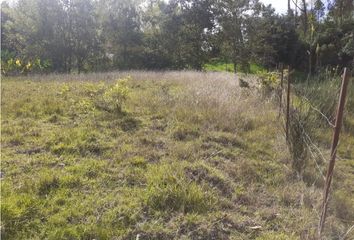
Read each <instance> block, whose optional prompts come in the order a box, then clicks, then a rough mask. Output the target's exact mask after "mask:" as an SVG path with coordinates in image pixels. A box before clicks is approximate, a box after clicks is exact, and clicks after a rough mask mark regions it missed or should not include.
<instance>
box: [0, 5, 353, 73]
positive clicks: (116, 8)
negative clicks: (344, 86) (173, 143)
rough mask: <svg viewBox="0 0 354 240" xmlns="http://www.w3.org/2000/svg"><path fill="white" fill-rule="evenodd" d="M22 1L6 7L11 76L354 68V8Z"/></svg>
mask: <svg viewBox="0 0 354 240" xmlns="http://www.w3.org/2000/svg"><path fill="white" fill-rule="evenodd" d="M288 6H289V7H288V12H287V14H285V15H279V14H277V13H275V11H274V9H273V8H272V7H271V6H270V5H269V6H266V5H264V4H263V3H261V2H259V1H258V0H170V1H163V0H18V1H16V2H15V3H11V4H9V3H7V2H6V1H4V2H2V4H1V40H2V41H1V65H2V66H1V70H2V74H20V73H28V72H68V73H70V72H79V73H80V72H86V71H106V70H113V69H114V70H116V69H119V70H126V69H154V70H156V69H157V70H159V69H197V70H202V69H203V66H204V64H205V63H208V62H210V61H212V60H214V61H215V60H217V61H219V62H225V63H233V65H232V66H233V68H234V70H235V71H236V70H241V71H243V72H249V71H250V64H251V63H252V64H258V65H261V66H263V67H265V68H269V69H271V68H274V67H275V66H276V65H277V64H278V63H280V62H282V63H284V64H289V65H292V66H293V67H295V68H298V69H300V70H302V71H306V72H308V73H314V72H316V71H317V70H318V69H320V68H324V67H330V68H331V70H332V71H333V69H340V68H341V67H343V66H349V67H350V66H353V57H354V1H353V0H322V1H321V0H314V1H311V2H310V3H308V2H307V1H305V0H288Z"/></svg>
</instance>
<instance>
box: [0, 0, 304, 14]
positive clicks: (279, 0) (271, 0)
mask: <svg viewBox="0 0 354 240" xmlns="http://www.w3.org/2000/svg"><path fill="white" fill-rule="evenodd" d="M0 1H1V2H2V1H3V0H0ZM14 1H15V0H8V2H14ZM261 2H263V3H265V4H272V6H273V8H275V11H276V12H278V13H286V11H287V9H288V1H287V0H261ZM307 2H310V0H307Z"/></svg>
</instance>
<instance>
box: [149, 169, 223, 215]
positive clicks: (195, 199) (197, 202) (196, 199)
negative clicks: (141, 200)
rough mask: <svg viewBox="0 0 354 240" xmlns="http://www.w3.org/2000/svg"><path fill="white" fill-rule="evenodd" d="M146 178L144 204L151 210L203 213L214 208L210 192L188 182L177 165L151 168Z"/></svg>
mask: <svg viewBox="0 0 354 240" xmlns="http://www.w3.org/2000/svg"><path fill="white" fill-rule="evenodd" d="M146 178H147V190H146V204H147V206H148V207H150V208H152V209H153V210H158V211H166V210H167V211H180V212H183V213H190V212H195V213H205V212H207V211H209V210H210V209H212V208H213V207H214V206H215V203H216V200H215V198H214V197H213V196H212V195H211V192H210V191H205V189H203V188H202V187H201V186H200V185H198V184H196V183H195V182H191V181H190V180H188V179H187V177H186V176H185V172H184V171H183V168H181V166H180V165H178V164H163V165H160V166H151V167H150V168H149V169H148V171H147V173H146Z"/></svg>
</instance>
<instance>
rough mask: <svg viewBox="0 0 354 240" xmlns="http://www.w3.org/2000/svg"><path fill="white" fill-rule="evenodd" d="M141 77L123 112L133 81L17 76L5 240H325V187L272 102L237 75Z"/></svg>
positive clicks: (345, 144)
mask: <svg viewBox="0 0 354 240" xmlns="http://www.w3.org/2000/svg"><path fill="white" fill-rule="evenodd" d="M129 74H131V75H132V78H131V79H130V80H128V81H127V83H126V86H127V89H126V90H128V92H129V93H128V94H127V96H126V99H121V101H120V102H119V105H116V104H117V102H116V101H115V100H114V99H115V98H111V97H110V98H104V96H105V94H106V93H107V92H110V93H111V90H112V89H114V88H116V87H115V86H117V85H116V83H117V79H119V78H123V77H124V76H123V75H126V74H118V73H116V74H114V73H111V74H95V75H82V76H75V75H63V76H60V75H59V76H58V75H48V76H41V77H23V78H5V79H4V78H3V80H2V86H1V92H2V102H1V104H2V105H1V106H2V119H1V120H2V125H1V131H2V136H1V145H2V149H1V155H2V156H1V158H2V160H1V161H2V162H1V165H2V166H1V172H2V174H3V178H2V179H1V188H2V189H1V190H2V192H1V215H2V219H1V234H2V237H3V239H137V236H140V237H139V239H302V238H300V237H299V236H305V239H306V237H308V238H307V239H311V237H312V236H314V234H315V231H316V226H317V222H318V216H317V212H318V210H319V206H320V200H321V193H322V185H320V184H319V185H316V184H315V185H312V184H308V183H306V182H304V181H300V180H298V179H297V178H295V177H294V174H293V171H292V169H291V159H290V155H289V153H288V152H287V147H286V144H285V140H284V137H283V133H282V131H281V126H280V121H279V119H278V118H277V115H278V110H277V107H276V106H275V105H274V103H273V102H272V101H269V99H265V98H264V97H262V96H261V94H260V93H259V92H258V91H256V90H254V91H253V90H252V91H251V90H249V89H241V88H240V87H239V85H238V84H237V83H235V79H234V76H233V75H232V74H227V73H206V74H204V73H193V72H184V73H177V72H172V73H149V72H145V73H144V72H143V73H141V72H131V73H129ZM76 78H77V79H76ZM101 80H104V81H101ZM246 80H247V81H249V82H252V79H251V78H250V79H248V78H247V79H246ZM120 91H121V90H119V91H117V92H120ZM124 91H125V90H124ZM110 96H111V95H110ZM112 101H113V102H112ZM351 104H352V102H350V104H349V105H350V106H351ZM349 116H350V118H352V115H350V114H349ZM319 132H321V133H322V135H321V136H319V138H318V139H323V144H321V147H323V149H324V150H325V151H327V150H328V146H327V145H326V141H328V140H330V137H331V136H330V135H331V131H330V130H328V131H324V130H322V131H319ZM353 144H354V142H353V137H352V135H350V132H345V133H344V134H343V138H342V140H341V145H340V147H339V152H338V154H339V156H340V157H342V158H344V159H345V160H343V161H338V165H337V166H336V174H337V175H336V178H335V184H334V194H333V200H331V203H330V204H331V207H330V210H329V218H328V225H327V228H326V232H325V234H326V236H328V237H329V238H333V239H336V238H338V237H339V236H341V235H342V234H344V233H345V231H346V230H347V229H348V228H349V226H350V225H352V222H353V214H354V213H353V208H352V199H353V191H354V190H353V186H352V179H353V172H352V169H353V163H354V160H353V156H354V154H353V149H352V148H351V146H352V145H353ZM323 166H324V165H323ZM310 167H312V166H310ZM337 170H338V171H337ZM308 172H309V173H308V174H309V176H308V179H310V178H311V179H315V180H316V181H318V175H316V174H317V173H316V170H314V169H312V168H310V169H309V170H308ZM341 185H342V187H341ZM257 226H261V228H258V227H257Z"/></svg>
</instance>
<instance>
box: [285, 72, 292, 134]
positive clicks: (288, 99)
mask: <svg viewBox="0 0 354 240" xmlns="http://www.w3.org/2000/svg"><path fill="white" fill-rule="evenodd" d="M290 81H291V79H290V66H289V67H288V88H287V94H286V126H285V133H286V140H287V141H288V140H289V123H290V119H289V117H290Z"/></svg>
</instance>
